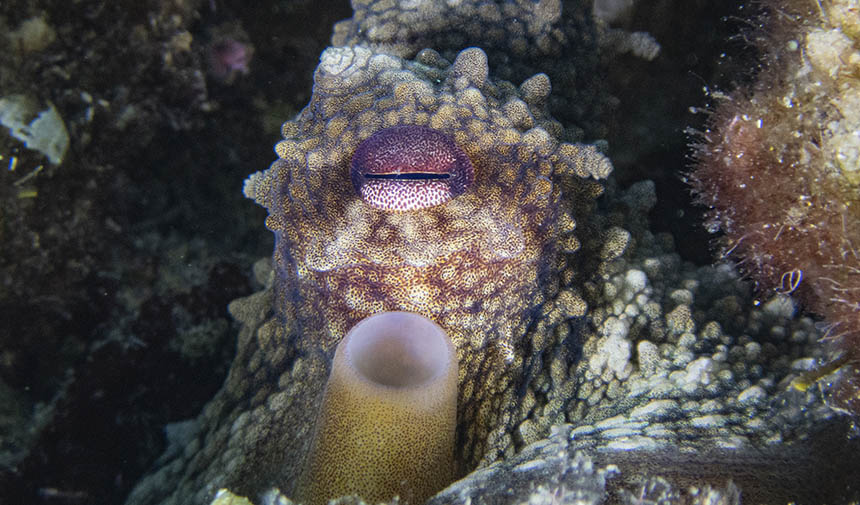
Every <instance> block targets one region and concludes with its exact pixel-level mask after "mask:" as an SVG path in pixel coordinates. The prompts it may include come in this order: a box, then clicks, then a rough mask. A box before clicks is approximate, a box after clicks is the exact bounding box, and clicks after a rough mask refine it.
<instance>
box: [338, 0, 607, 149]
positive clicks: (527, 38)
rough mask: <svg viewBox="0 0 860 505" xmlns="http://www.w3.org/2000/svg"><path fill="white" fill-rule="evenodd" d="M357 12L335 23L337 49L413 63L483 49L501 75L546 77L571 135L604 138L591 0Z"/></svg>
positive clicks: (470, 1) (383, 4) (362, 6)
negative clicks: (427, 52) (425, 55)
mask: <svg viewBox="0 0 860 505" xmlns="http://www.w3.org/2000/svg"><path fill="white" fill-rule="evenodd" d="M352 7H353V11H354V15H353V17H352V18H351V19H347V20H344V21H341V22H340V23H337V24H336V25H335V30H334V35H333V36H332V44H333V45H335V46H342V45H350V46H354V45H366V46H368V47H371V48H374V49H376V50H380V51H382V52H386V53H389V54H394V55H397V56H400V57H405V58H412V57H414V56H415V54H416V53H417V52H418V51H420V50H421V49H424V48H425V47H431V48H433V49H435V50H437V51H439V52H440V53H441V54H442V55H443V56H444V57H446V58H450V59H453V58H454V56H455V55H456V54H457V52H459V51H460V49H462V48H464V47H468V46H477V47H480V48H482V49H484V50H485V51H486V52H487V55H488V56H489V63H490V69H491V71H492V73H493V75H494V76H496V77H497V78H501V79H505V80H509V81H511V82H521V81H522V80H524V79H526V78H528V77H529V76H531V75H533V74H535V73H537V72H546V73H547V74H548V75H549V76H550V78H551V79H552V82H553V84H554V85H555V86H556V87H557V91H556V92H555V93H554V96H553V107H552V113H553V114H554V115H556V116H557V117H558V118H559V119H561V120H563V121H565V122H566V123H572V124H575V125H576V126H577V127H578V128H577V129H576V130H577V131H576V132H574V131H573V130H574V129H573V128H571V131H570V132H568V133H569V134H572V135H575V136H577V137H578V136H580V135H582V134H584V135H585V137H587V138H603V137H605V135H606V134H607V132H606V129H605V125H604V121H605V119H606V118H605V113H606V112H607V108H608V107H609V99H608V96H607V95H605V94H604V90H605V88H604V87H603V86H601V72H600V69H599V64H598V54H599V51H598V47H597V43H598V32H597V29H596V28H595V24H594V20H593V18H592V16H591V2H565V3H564V5H562V1H561V0H540V1H537V2H536V1H531V0H462V1H458V2H436V1H430V0H423V1H420V0H419V1H408V2H391V1H387V0H353V1H352Z"/></svg>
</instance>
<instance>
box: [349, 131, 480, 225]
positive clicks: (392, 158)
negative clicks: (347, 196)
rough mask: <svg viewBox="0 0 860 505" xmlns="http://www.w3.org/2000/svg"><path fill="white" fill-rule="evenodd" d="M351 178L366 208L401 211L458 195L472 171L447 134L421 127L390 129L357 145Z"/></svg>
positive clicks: (466, 157) (431, 204)
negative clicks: (369, 206) (370, 206)
mask: <svg viewBox="0 0 860 505" xmlns="http://www.w3.org/2000/svg"><path fill="white" fill-rule="evenodd" d="M350 178H351V179H352V185H353V186H355V190H356V191H358V193H359V194H360V195H361V198H362V200H364V201H365V202H366V203H367V204H369V205H372V206H373V207H376V208H378V209H382V210H394V211H406V210H418V209H426V208H427V207H432V206H434V205H439V204H442V203H445V202H447V201H448V200H450V199H452V198H454V197H455V196H458V195H461V194H463V193H464V192H465V191H466V189H467V188H468V187H469V186H470V185H471V184H472V182H473V181H474V180H475V169H474V168H473V167H472V162H471V161H470V160H469V157H468V156H466V153H465V152H463V150H462V149H460V147H459V146H457V144H456V143H454V140H453V139H452V138H451V137H450V136H449V135H446V134H445V133H442V132H440V131H438V130H434V129H432V128H427V127H425V126H415V125H411V126H394V127H391V128H386V129H384V130H380V131H378V132H376V133H374V134H373V135H371V136H370V137H368V138H367V139H365V140H364V141H363V142H362V143H361V144H359V145H358V147H357V148H356V150H355V153H354V154H353V155H352V164H351V165H350Z"/></svg>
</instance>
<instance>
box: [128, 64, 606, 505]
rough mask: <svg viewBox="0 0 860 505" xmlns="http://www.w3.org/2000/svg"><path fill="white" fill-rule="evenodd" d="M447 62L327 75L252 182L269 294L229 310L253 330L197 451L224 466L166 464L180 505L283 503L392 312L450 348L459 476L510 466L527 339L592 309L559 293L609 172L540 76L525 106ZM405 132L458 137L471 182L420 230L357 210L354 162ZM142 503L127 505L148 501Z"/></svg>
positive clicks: (479, 68)
mask: <svg viewBox="0 0 860 505" xmlns="http://www.w3.org/2000/svg"><path fill="white" fill-rule="evenodd" d="M442 62H443V60H442V59H441V58H440V57H439V56H438V55H437V54H435V53H433V52H432V51H425V52H423V53H422V54H421V55H420V57H419V58H418V61H414V62H409V61H404V60H401V59H399V58H396V57H392V56H390V55H384V54H378V53H373V52H372V51H370V50H368V49H364V48H331V49H328V50H327V51H326V52H325V53H324V54H323V56H322V57H321V64H320V66H319V68H318V69H317V72H316V74H315V86H314V95H313V98H312V100H311V103H310V104H309V105H308V106H307V107H306V108H305V109H304V111H303V112H302V113H301V114H299V116H298V117H297V118H296V119H295V120H293V121H289V122H287V123H286V124H285V125H284V127H283V133H284V137H285V140H283V141H281V142H280V143H278V145H277V146H276V151H277V153H278V155H279V159H278V160H277V161H276V162H274V163H273V164H272V166H271V167H270V168H269V170H266V171H263V172H259V173H257V174H253V175H252V176H251V177H249V179H248V180H247V181H246V185H245V194H246V195H247V196H249V197H251V198H254V199H255V200H256V201H257V202H258V203H260V204H261V205H264V206H266V207H267V208H268V209H269V217H268V219H267V220H266V226H267V227H268V228H269V229H271V230H272V231H274V232H275V235H276V248H275V254H274V257H273V260H272V261H273V264H272V266H273V280H272V289H271V290H267V291H264V292H262V293H260V294H259V295H256V296H255V297H252V298H251V299H248V300H244V301H237V302H236V303H234V304H233V306H231V311H232V312H233V314H234V316H235V317H237V318H238V319H239V320H240V321H243V322H245V323H246V326H245V328H244V329H243V332H242V336H241V337H240V342H239V351H238V355H237V358H236V361H235V362H234V364H233V368H232V369H231V372H230V375H229V377H228V379H227V383H226V385H225V388H224V390H223V391H222V393H221V394H220V395H219V397H217V398H216V399H215V400H213V402H211V403H210V405H209V406H208V407H207V409H206V411H204V413H203V418H202V419H201V421H202V422H201V423H200V424H199V427H200V428H202V429H204V430H207V432H206V433H199V434H198V435H197V436H198V443H199V444H200V445H201V446H202V448H203V453H208V452H209V451H213V450H215V451H218V452H219V453H220V456H218V457H217V458H216V460H210V459H209V458H210V457H211V453H210V456H202V455H199V454H198V455H197V456H195V457H193V458H192V459H191V460H190V461H188V462H184V461H180V460H181V459H182V458H180V460H177V461H175V462H174V463H172V464H175V466H176V471H180V472H183V473H184V476H183V477H182V478H181V481H180V483H179V484H178V489H177V490H176V492H175V493H173V495H172V499H173V500H179V502H183V500H186V499H188V497H189V496H196V499H197V501H198V502H200V501H204V500H205V499H206V498H207V497H208V498H211V496H212V494H213V493H214V491H215V490H216V489H215V488H214V487H213V486H223V485H229V486H230V487H231V488H232V489H237V490H239V491H244V492H255V491H259V490H260V489H262V486H267V485H278V486H280V487H282V488H286V489H289V487H290V486H291V485H292V483H293V481H294V479H295V477H296V475H297V474H298V473H299V472H300V470H301V467H300V465H301V462H302V461H303V455H304V452H305V450H306V445H307V439H308V436H307V435H308V433H309V431H310V429H311V428H312V426H313V421H314V416H313V413H314V412H315V411H316V410H317V408H318V401H319V396H320V393H321V391H322V386H323V384H324V382H325V377H326V376H327V374H328V367H329V360H330V358H331V355H332V353H333V351H334V347H335V345H336V344H337V343H338V341H339V340H340V339H341V338H342V337H343V335H344V334H345V333H346V331H347V330H348V329H349V328H350V327H352V326H353V325H354V324H355V323H356V322H358V321H359V320H361V319H362V318H364V317H367V316H369V315H371V314H373V313H377V312H380V311H386V310H405V311H412V312H417V313H420V314H423V315H425V316H427V317H429V318H430V319H432V320H433V321H435V322H437V323H438V324H439V325H441V326H442V327H443V328H444V329H445V330H446V331H447V332H448V334H449V336H450V337H451V338H452V341H453V342H454V344H455V346H456V348H457V354H458V359H459V362H460V377H459V392H460V398H459V412H458V421H459V422H458V426H459V431H458V433H457V437H458V445H457V451H458V453H457V461H458V463H459V464H460V466H461V468H460V470H459V473H461V474H462V473H465V471H466V470H467V469H469V468H471V467H474V465H476V464H477V463H478V461H480V460H481V459H487V460H489V461H492V460H495V459H497V458H498V457H499V456H500V455H501V452H500V451H502V452H503V451H512V450H513V449H514V441H513V439H512V438H511V434H510V433H506V431H507V429H506V427H507V426H508V425H509V424H510V423H511V422H513V419H515V418H516V417H517V415H516V414H515V413H514V412H515V410H516V409H517V408H518V405H517V402H516V401H514V397H516V396H517V395H518V394H519V393H518V392H517V389H518V388H520V387H522V384H523V381H524V380H525V378H526V374H527V373H533V372H535V371H537V370H538V369H537V368H535V367H533V366H528V365H527V364H526V363H525V361H526V360H527V359H531V360H539V359H540V353H541V350H542V349H543V345H544V344H547V343H549V342H550V340H548V339H545V338H543V339H542V338H527V337H526V335H528V334H529V328H530V327H533V326H534V325H536V324H537V325H538V329H539V331H540V332H541V333H543V334H544V336H545V335H546V334H547V333H548V332H549V331H550V329H551V328H552V327H555V326H558V325H561V324H566V321H567V320H568V319H576V318H578V317H581V316H582V315H583V314H584V311H585V302H584V301H583V300H582V298H581V297H580V296H579V295H578V294H577V292H576V291H575V290H573V289H566V288H565V285H567V284H571V283H572V279H573V275H572V274H569V275H567V276H566V281H561V280H560V278H561V274H560V270H562V269H563V268H564V267H565V265H566V259H565V258H566V257H567V255H568V254H569V253H574V252H575V251H576V250H577V249H578V248H579V244H580V243H579V241H578V239H577V238H576V237H575V236H574V234H573V232H574V228H575V227H576V221H575V220H574V217H573V215H574V214H578V213H587V210H586V209H588V208H590V207H591V206H592V204H593V200H594V198H595V197H596V196H597V195H599V194H600V192H601V189H600V185H599V184H598V183H597V182H596V180H597V179H602V178H605V177H606V176H607V175H608V174H609V172H610V171H611V164H610V163H609V161H608V159H606V158H605V157H604V156H603V155H601V154H600V153H598V152H597V151H596V150H595V148H594V147H593V146H585V145H573V144H566V143H559V142H558V141H557V140H555V138H554V136H553V135H551V134H550V133H549V131H559V128H560V127H559V125H558V123H556V122H555V121H553V120H552V119H551V118H549V117H548V116H547V114H546V112H545V104H546V99H547V96H548V94H549V90H550V84H549V82H548V79H547V77H546V76H545V75H536V76H534V77H532V78H531V79H529V80H527V81H526V82H525V83H523V84H522V86H521V87H520V88H519V89H517V88H516V87H514V86H512V85H511V84H508V83H505V82H500V83H496V82H494V81H492V80H491V79H490V78H489V77H488V67H487V61H486V56H485V55H484V53H483V52H482V51H481V50H479V49H474V48H473V49H467V50H464V51H463V52H461V53H460V54H459V55H458V56H457V58H456V60H455V61H454V63H453V64H451V66H450V67H444V66H441V64H442ZM521 96H523V97H525V98H527V99H528V101H526V100H523V99H522V98H520V97H521ZM402 124H419V125H426V126H428V127H431V128H433V129H435V130H438V131H441V132H443V133H445V134H447V135H449V136H451V137H452V138H453V139H454V141H455V142H456V143H457V145H458V146H459V147H460V148H462V149H463V151H465V153H466V154H467V155H468V156H469V158H470V160H471V162H472V164H473V165H474V169H475V181H474V183H473V184H472V186H471V187H470V188H469V189H468V190H467V191H466V192H465V193H464V194H462V195H460V196H457V197H455V198H453V199H451V200H450V201H448V202H446V203H444V204H442V205H438V206H435V207H431V208H427V209H422V210H420V211H413V212H390V211H385V210H380V209H376V208H374V207H372V206H370V205H367V204H366V203H365V202H364V201H362V199H361V198H360V196H359V195H358V193H357V192H356V191H355V188H354V187H353V185H352V184H351V181H350V176H349V164H350V160H351V157H352V154H353V151H354V150H355V149H356V146H358V144H359V143H360V142H361V141H362V140H364V139H366V138H368V137H369V136H371V135H372V134H373V133H375V132H377V131H379V130H380V129H383V128H387V127H391V126H395V125H402ZM261 304H262V305H261ZM267 313H271V317H267V316H266V314H267ZM550 315H551V316H552V317H548V316H550ZM261 316H262V317H264V319H265V321H261V320H260V318H261ZM231 432H232V433H231ZM240 433H242V435H239V434H240ZM237 435H238V436H237ZM490 447H493V449H492V450H490V449H489V448H490ZM185 465H188V466H187V468H185V469H182V467H183V466H185ZM164 472H167V470H164ZM139 492H140V493H142V495H141V496H134V495H133V496H132V499H131V500H130V502H131V503H135V502H144V503H145V502H147V501H148V500H151V499H152V498H150V497H144V496H143V493H144V490H143V489H142V488H141V489H139ZM156 499H158V498H156ZM168 502H170V501H168Z"/></svg>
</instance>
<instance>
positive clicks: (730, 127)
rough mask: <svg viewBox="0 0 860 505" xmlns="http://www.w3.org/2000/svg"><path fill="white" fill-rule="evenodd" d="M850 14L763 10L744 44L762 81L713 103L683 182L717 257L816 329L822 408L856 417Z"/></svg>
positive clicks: (859, 261)
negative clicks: (825, 348)
mask: <svg viewBox="0 0 860 505" xmlns="http://www.w3.org/2000/svg"><path fill="white" fill-rule="evenodd" d="M850 4H851V2H848V1H845V0H834V1H830V2H821V3H819V2H813V1H808V0H793V1H790V2H781V3H779V4H778V5H777V4H776V3H772V6H771V7H772V9H771V12H772V14H771V15H770V17H769V18H768V19H766V21H765V22H764V23H763V26H764V27H765V30H767V33H766V36H764V37H757V38H756V40H759V41H761V42H760V43H761V44H763V45H764V46H765V47H763V48H762V49H763V51H762V52H763V54H764V61H763V62H762V63H763V70H762V71H761V73H760V75H759V76H758V80H757V81H756V82H755V83H753V84H752V85H751V86H750V87H749V88H745V89H739V90H737V91H735V92H734V93H733V94H732V95H730V96H727V97H720V100H721V103H720V104H719V105H718V106H717V108H716V110H715V111H714V114H713V116H712V118H711V121H710V124H709V128H708V129H707V130H706V131H705V132H704V133H703V134H702V136H701V139H700V143H699V144H698V145H697V146H695V153H694V157H695V161H696V166H695V168H694V171H693V172H692V173H691V174H690V179H691V184H692V187H693V190H694V192H695V193H696V195H697V200H698V202H699V203H701V204H703V205H706V206H708V208H709V209H710V210H709V212H708V222H707V223H706V225H707V227H708V229H709V230H711V231H714V232H716V231H720V232H722V233H723V235H724V237H723V239H722V242H721V246H722V252H723V254H725V255H727V256H729V257H732V258H735V259H736V260H737V261H738V263H739V264H740V266H741V268H742V269H743V270H744V271H745V272H746V273H747V274H748V275H749V277H750V278H752V279H753V280H755V282H756V284H757V287H758V288H759V289H760V290H761V291H763V292H768V291H773V292H781V293H785V294H792V296H796V297H797V298H798V299H799V300H801V301H803V303H804V304H805V307H806V309H807V310H809V311H810V312H813V313H816V314H818V315H820V316H822V317H823V318H824V319H825V321H826V324H827V328H828V329H827V337H826V340H828V341H831V342H833V343H835V344H836V349H837V352H836V353H835V354H834V358H833V359H834V360H839V361H840V362H842V363H843V366H840V367H839V370H840V374H839V377H840V385H839V386H837V387H836V388H835V389H834V390H833V392H832V395H831V401H832V404H833V407H834V408H837V409H839V410H848V411H851V412H853V413H854V414H858V413H860V409H858V407H860V388H859V387H858V386H857V384H858V383H860V377H858V370H860V366H858V364H857V363H858V361H860V253H858V248H860V196H858V195H860V176H858V175H860V133H858V128H860V51H858V49H857V48H858V47H860V29H858V27H860V16H858V15H857V12H856V8H855V10H854V11H852V10H851V5H850ZM854 5H855V6H856V4H854ZM852 12H853V15H852Z"/></svg>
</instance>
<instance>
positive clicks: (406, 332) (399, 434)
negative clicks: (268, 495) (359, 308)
mask: <svg viewBox="0 0 860 505" xmlns="http://www.w3.org/2000/svg"><path fill="white" fill-rule="evenodd" d="M456 417H457V354H456V351H455V349H454V346H453V344H452V343H451V340H450V339H449V338H448V336H447V335H446V334H445V331H444V330H442V328H440V327H439V326H438V325H437V324H436V323H434V322H433V321H430V320H429V319H427V318H425V317H423V316H420V315H418V314H413V313H409V312H383V313H380V314H376V315H373V316H371V317H368V318H366V319H364V320H362V321H360V322H359V323H358V324H357V325H355V326H354V327H353V328H352V329H351V330H350V331H349V333H347V335H346V336H345V337H344V339H343V340H342V341H341V342H340V344H338V346H337V349H336V351H335V355H334V361H333V362H332V369H331V374H330V375H329V379H328V383H327V384H326V390H325V394H324V397H323V402H322V407H321V410H320V414H319V418H318V419H317V425H316V431H315V435H314V440H313V442H312V445H311V451H310V455H309V458H308V464H307V466H306V469H305V471H304V473H303V475H302V477H301V478H300V479H299V482H298V486H297V488H296V498H297V499H298V500H299V501H300V502H302V503H304V504H305V505H324V504H325V503H326V502H327V501H328V500H329V499H331V498H336V497H338V496H343V495H350V494H357V495H359V496H361V497H362V498H364V500H365V501H367V502H368V503H377V502H380V501H388V500H390V499H392V498H393V497H394V496H395V495H396V496H399V497H400V499H401V501H403V502H405V503H409V504H412V505H417V504H420V503H423V502H424V501H426V500H427V499H428V498H429V497H430V496H432V495H433V494H434V493H436V492H437V491H439V490H440V489H442V488H443V487H445V486H446V485H447V484H449V483H450V482H451V480H452V478H453V469H454V461H453V460H454V429H455V426H456V422H457V419H456Z"/></svg>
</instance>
